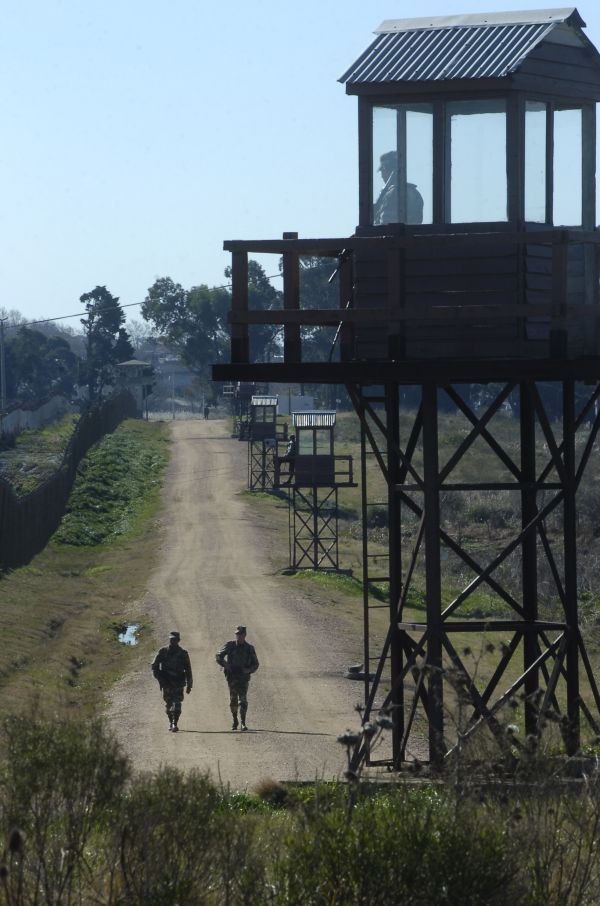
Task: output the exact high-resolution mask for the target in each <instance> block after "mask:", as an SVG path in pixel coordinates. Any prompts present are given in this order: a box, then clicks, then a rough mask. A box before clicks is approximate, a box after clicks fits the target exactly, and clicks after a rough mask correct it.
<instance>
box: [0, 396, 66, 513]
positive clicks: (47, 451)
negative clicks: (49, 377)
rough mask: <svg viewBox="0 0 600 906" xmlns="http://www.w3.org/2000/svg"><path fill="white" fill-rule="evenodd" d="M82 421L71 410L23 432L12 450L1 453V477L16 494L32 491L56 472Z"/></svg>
mask: <svg viewBox="0 0 600 906" xmlns="http://www.w3.org/2000/svg"><path fill="white" fill-rule="evenodd" d="M78 421H79V416H78V415H74V414H72V413H70V414H68V415H65V416H63V418H61V419H58V420H57V421H55V422H52V424H50V425H46V426H45V427H44V428H37V429H36V430H32V431H23V432H22V433H21V434H19V435H18V437H17V438H16V441H15V445H14V447H13V448H12V449H8V450H2V451H1V452H0V477H1V478H4V479H5V481H8V482H9V483H10V484H11V485H12V487H13V489H14V491H15V494H18V495H23V494H29V492H30V491H34V490H35V489H36V488H37V487H38V486H39V485H40V484H42V483H43V482H44V481H45V480H46V479H47V478H49V477H50V476H51V475H52V474H53V473H54V472H55V471H56V469H57V468H58V466H59V465H60V463H61V461H62V458H63V456H64V454H65V450H66V449H67V445H68V443H69V441H70V440H71V437H72V436H73V433H74V431H75V428H76V427H77V423H78Z"/></svg>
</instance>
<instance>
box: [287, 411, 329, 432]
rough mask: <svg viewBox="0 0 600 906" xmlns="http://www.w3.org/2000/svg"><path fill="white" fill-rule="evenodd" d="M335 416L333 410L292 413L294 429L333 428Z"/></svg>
mask: <svg viewBox="0 0 600 906" xmlns="http://www.w3.org/2000/svg"><path fill="white" fill-rule="evenodd" d="M335 416H336V412H335V410H333V411H329V410H325V409H319V410H318V411H312V412H311V411H307V412H292V419H293V422H294V428H333V426H334V425H335Z"/></svg>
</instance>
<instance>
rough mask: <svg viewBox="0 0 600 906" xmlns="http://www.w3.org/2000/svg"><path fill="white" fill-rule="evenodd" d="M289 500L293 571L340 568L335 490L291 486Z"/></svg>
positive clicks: (335, 488) (336, 493)
mask: <svg viewBox="0 0 600 906" xmlns="http://www.w3.org/2000/svg"><path fill="white" fill-rule="evenodd" d="M291 495H292V499H291V500H290V504H291V511H292V519H291V520H290V532H291V534H290V557H291V566H292V568H293V569H339V556H338V489H337V487H318V486H315V485H312V486H309V487H302V486H294V487H293V489H292V491H291Z"/></svg>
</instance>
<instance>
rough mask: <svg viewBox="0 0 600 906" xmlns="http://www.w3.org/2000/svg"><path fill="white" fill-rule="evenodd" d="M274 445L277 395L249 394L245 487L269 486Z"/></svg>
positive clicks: (273, 460) (272, 466)
mask: <svg viewBox="0 0 600 906" xmlns="http://www.w3.org/2000/svg"><path fill="white" fill-rule="evenodd" d="M276 449H277V397H276V396H253V397H252V398H251V400H250V408H249V421H248V487H249V489H250V490H251V491H256V490H262V491H264V490H268V489H270V488H272V487H273V482H274V475H275V451H276Z"/></svg>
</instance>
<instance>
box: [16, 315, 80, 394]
mask: <svg viewBox="0 0 600 906" xmlns="http://www.w3.org/2000/svg"><path fill="white" fill-rule="evenodd" d="M78 364H79V360H78V358H77V356H76V355H75V354H74V353H73V352H72V350H71V348H70V346H69V343H68V341H67V340H66V339H65V338H64V337H61V336H59V335H57V334H54V335H52V336H46V335H45V334H43V333H42V332H41V331H39V330H32V329H31V328H30V327H21V328H19V330H18V332H17V333H16V335H14V336H11V337H10V338H9V340H8V342H7V343H6V383H7V396H8V398H9V399H19V400H32V399H40V398H41V397H44V396H47V395H48V393H63V394H66V395H69V394H71V393H72V391H73V387H74V384H75V383H76V381H77V372H78Z"/></svg>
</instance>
